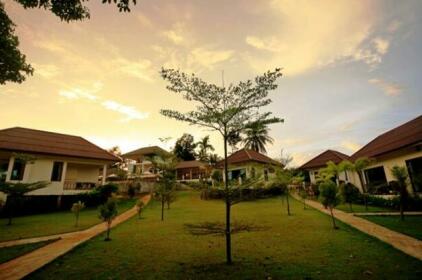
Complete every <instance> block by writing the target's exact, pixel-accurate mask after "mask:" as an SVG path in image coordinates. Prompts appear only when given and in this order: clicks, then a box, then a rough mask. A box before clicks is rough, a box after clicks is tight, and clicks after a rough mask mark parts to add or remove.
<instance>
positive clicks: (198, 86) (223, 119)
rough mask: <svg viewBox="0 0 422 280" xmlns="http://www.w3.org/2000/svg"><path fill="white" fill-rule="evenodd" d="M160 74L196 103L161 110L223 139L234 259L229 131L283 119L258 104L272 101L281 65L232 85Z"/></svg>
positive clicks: (167, 71) (177, 73) (166, 72)
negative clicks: (191, 106) (189, 108)
mask: <svg viewBox="0 0 422 280" xmlns="http://www.w3.org/2000/svg"><path fill="white" fill-rule="evenodd" d="M161 76H162V78H163V79H164V80H166V81H168V82H169V85H168V86H167V89H168V90H170V91H173V92H175V93H179V94H182V96H183V98H185V99H186V100H189V101H193V102H195V103H196V105H197V107H196V110H194V111H190V112H187V113H181V112H178V111H174V110H161V113H162V114H163V115H164V116H167V117H170V118H173V119H176V120H180V121H185V122H188V123H190V124H192V125H198V126H202V127H205V128H208V129H212V130H216V131H218V132H219V133H220V134H221V136H222V138H223V143H224V145H223V146H224V178H225V180H224V190H225V194H226V195H225V204H226V232H225V236H226V256H227V263H228V264H231V263H232V257H231V229H230V207H231V198H230V196H229V195H228V194H229V182H228V180H227V178H228V169H227V168H228V167H227V141H228V139H229V134H230V133H239V132H241V131H243V130H244V129H245V128H246V127H247V126H248V125H249V124H251V123H253V122H256V121H260V122H262V123H263V124H267V125H268V124H271V123H278V122H282V121H283V120H282V119H279V118H276V117H271V113H270V112H267V113H260V112H259V108H261V107H264V106H266V105H268V104H270V103H271V99H269V98H268V92H269V91H270V90H274V89H276V88H277V84H276V81H277V79H278V78H279V77H281V71H280V69H276V70H275V71H268V72H267V73H265V74H264V75H262V76H258V77H256V78H255V82H252V81H251V80H248V81H246V82H240V83H239V84H237V85H230V86H229V87H227V88H226V87H224V86H221V87H220V86H217V85H214V84H208V83H206V82H205V81H203V80H201V79H200V78H198V77H196V76H195V75H187V74H185V73H182V72H180V71H179V70H173V69H162V70H161Z"/></svg>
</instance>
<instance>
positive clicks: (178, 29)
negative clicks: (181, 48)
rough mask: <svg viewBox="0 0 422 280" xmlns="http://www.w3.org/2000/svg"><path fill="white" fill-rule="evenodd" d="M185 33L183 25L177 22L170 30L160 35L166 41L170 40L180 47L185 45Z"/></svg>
mask: <svg viewBox="0 0 422 280" xmlns="http://www.w3.org/2000/svg"><path fill="white" fill-rule="evenodd" d="M186 33H187V31H186V28H185V26H184V24H182V23H180V22H178V23H176V24H174V25H173V27H172V29H169V30H165V31H163V32H162V33H161V35H162V36H163V37H165V38H167V39H168V40H170V41H171V42H172V43H174V44H176V45H181V44H182V43H185V42H186V40H185V37H187V34H186Z"/></svg>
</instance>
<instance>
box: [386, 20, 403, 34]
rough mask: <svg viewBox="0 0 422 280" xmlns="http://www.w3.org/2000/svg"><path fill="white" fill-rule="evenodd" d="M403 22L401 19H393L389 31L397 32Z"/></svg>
mask: <svg viewBox="0 0 422 280" xmlns="http://www.w3.org/2000/svg"><path fill="white" fill-rule="evenodd" d="M401 24H402V23H401V21H399V20H393V21H392V22H391V23H390V24H389V25H388V27H387V31H388V32H390V33H394V32H396V31H397V30H398V29H399V28H400V26H401Z"/></svg>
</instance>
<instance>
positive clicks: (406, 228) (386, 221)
mask: <svg viewBox="0 0 422 280" xmlns="http://www.w3.org/2000/svg"><path fill="white" fill-rule="evenodd" d="M359 217H361V218H365V219H367V220H369V221H371V222H374V223H377V224H379V225H381V226H383V227H386V228H389V229H392V230H394V231H398V232H401V233H403V234H407V235H410V236H412V237H414V238H417V239H419V240H422V216H405V217H404V221H402V220H400V216H359Z"/></svg>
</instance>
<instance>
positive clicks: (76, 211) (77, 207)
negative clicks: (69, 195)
mask: <svg viewBox="0 0 422 280" xmlns="http://www.w3.org/2000/svg"><path fill="white" fill-rule="evenodd" d="M84 208H85V203H83V202H81V201H78V202H75V203H73V205H72V208H71V209H70V211H72V212H73V214H75V227H78V224H79V213H80V212H81V211H82V209H84Z"/></svg>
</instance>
